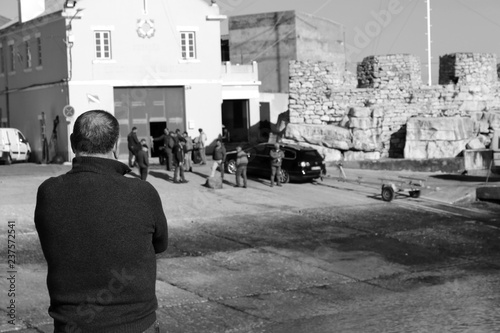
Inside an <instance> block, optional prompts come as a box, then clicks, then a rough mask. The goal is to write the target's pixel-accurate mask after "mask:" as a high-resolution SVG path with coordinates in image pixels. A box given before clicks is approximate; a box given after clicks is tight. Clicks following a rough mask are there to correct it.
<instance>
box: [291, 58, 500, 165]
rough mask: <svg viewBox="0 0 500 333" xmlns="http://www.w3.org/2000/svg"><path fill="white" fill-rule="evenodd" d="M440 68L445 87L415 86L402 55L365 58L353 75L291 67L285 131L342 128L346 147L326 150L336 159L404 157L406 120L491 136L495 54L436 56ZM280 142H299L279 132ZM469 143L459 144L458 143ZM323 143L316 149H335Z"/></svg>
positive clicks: (416, 76)
mask: <svg viewBox="0 0 500 333" xmlns="http://www.w3.org/2000/svg"><path fill="white" fill-rule="evenodd" d="M440 64H441V67H440V80H439V81H440V82H446V83H447V84H440V85H435V86H430V87H429V86H426V85H423V84H422V80H421V71H420V63H419V61H418V59H417V58H416V57H414V56H410V55H406V54H401V55H389V56H372V57H367V58H365V59H364V60H363V62H362V63H360V64H359V65H358V73H357V75H356V76H354V75H352V74H351V73H348V72H343V73H339V71H336V70H335V69H336V66H334V65H333V64H329V63H325V62H308V61H291V62H290V86H289V91H290V94H289V116H290V117H289V121H290V125H292V127H294V128H295V129H294V131H295V132H296V131H297V126H301V125H308V126H309V125H321V126H325V125H330V126H333V127H334V128H335V127H339V128H348V129H349V130H350V132H351V137H352V141H351V142H349V143H347V144H346V145H344V147H345V146H348V147H349V149H337V150H338V151H335V152H331V153H332V156H339V151H340V153H341V155H342V158H344V159H364V158H375V159H377V158H381V157H395V158H402V157H405V158H411V156H405V154H404V152H405V145H406V124H407V122H408V120H409V119H410V118H414V117H432V118H443V117H444V118H446V117H466V118H471V119H472V120H473V121H474V122H475V124H476V125H475V128H476V130H477V131H476V132H475V134H474V135H475V136H478V135H483V136H485V137H492V135H493V134H492V133H493V131H494V130H495V129H499V128H500V124H499V121H498V120H499V119H500V84H499V81H498V75H497V66H496V56H495V55H492V54H482V53H456V54H450V55H446V56H443V57H441V58H440ZM358 87H363V88H358ZM431 126H432V125H431ZM318 137H319V136H318V135H317V134H316V139H315V140H316V141H318ZM284 139H285V140H291V141H297V142H302V141H301V140H298V139H297V138H296V137H295V136H294V135H290V134H287V133H286V132H285V135H284ZM472 139H474V138H465V139H464V138H462V140H464V144H465V145H467V144H468V142H469V141H470V140H472ZM327 140H328V139H325V140H324V141H325V142H324V143H323V144H318V146H321V147H322V150H323V151H324V149H323V148H324V147H327V148H328V149H336V148H331V147H329V145H330V144H329V143H328V142H327ZM481 141H482V142H485V143H486V144H487V143H488V142H487V139H486V140H483V139H481ZM330 146H331V145H330ZM463 149H466V147H463ZM409 151H413V150H411V149H410V150H409ZM443 154H446V151H444V152H443ZM325 155H328V152H325ZM417 155H419V156H420V155H422V154H417ZM442 157H452V156H442Z"/></svg>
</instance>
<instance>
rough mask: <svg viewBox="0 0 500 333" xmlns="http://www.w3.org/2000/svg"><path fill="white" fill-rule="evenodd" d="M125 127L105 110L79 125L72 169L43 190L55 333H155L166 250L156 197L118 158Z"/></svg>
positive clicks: (43, 239)
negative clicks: (159, 262)
mask: <svg viewBox="0 0 500 333" xmlns="http://www.w3.org/2000/svg"><path fill="white" fill-rule="evenodd" d="M119 133H120V125H119V124H118V121H117V120H116V118H115V117H114V116H113V115H111V114H110V113H108V112H106V111H103V110H91V111H87V112H85V113H83V114H81V115H80V116H79V117H78V118H77V119H76V121H75V123H74V127H73V133H72V134H71V136H70V142H71V147H72V149H73V151H74V153H75V158H74V159H73V161H72V163H73V166H72V169H71V170H70V171H69V172H68V173H66V174H63V175H60V176H57V177H52V178H49V179H47V180H45V181H44V182H43V183H42V184H41V185H40V186H39V188H38V193H37V198H36V207H35V214H34V215H35V216H34V221H35V226H36V230H37V233H38V237H39V240H40V244H41V247H42V251H43V255H44V257H45V259H46V261H47V266H48V269H47V280H46V281H47V288H48V292H49V296H50V306H49V310H48V312H49V315H50V316H51V317H52V318H53V319H54V332H55V333H62V332H144V331H148V332H158V331H159V323H158V321H157V318H156V310H157V308H158V301H157V298H156V294H155V283H156V254H157V253H161V252H164V251H165V250H166V249H167V246H168V226H167V219H166V217H165V214H164V212H163V206H162V202H161V199H160V196H159V195H158V192H157V191H156V189H155V188H154V187H153V186H152V185H151V184H150V183H148V182H144V181H141V180H139V179H137V178H132V177H125V174H127V173H128V172H130V171H131V170H130V168H129V167H128V166H127V165H125V164H123V163H121V162H119V161H117V160H115V159H114V158H113V147H114V146H115V144H116V142H117V141H118V138H119Z"/></svg>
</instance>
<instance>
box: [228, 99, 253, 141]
mask: <svg viewBox="0 0 500 333" xmlns="http://www.w3.org/2000/svg"><path fill="white" fill-rule="evenodd" d="M248 109H249V106H248V100H247V99H235V100H224V101H223V102H222V125H224V127H226V129H227V130H228V132H229V134H230V138H231V141H233V142H247V141H248V130H249V116H248Z"/></svg>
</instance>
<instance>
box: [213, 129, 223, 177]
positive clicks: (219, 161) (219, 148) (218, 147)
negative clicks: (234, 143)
mask: <svg viewBox="0 0 500 333" xmlns="http://www.w3.org/2000/svg"><path fill="white" fill-rule="evenodd" d="M212 159H213V160H214V164H213V165H212V173H211V174H210V177H214V176H215V172H216V171H217V168H220V176H221V178H222V180H224V161H225V160H226V148H225V147H224V144H223V143H222V141H221V139H220V138H218V139H217V141H215V148H214V151H213V154H212Z"/></svg>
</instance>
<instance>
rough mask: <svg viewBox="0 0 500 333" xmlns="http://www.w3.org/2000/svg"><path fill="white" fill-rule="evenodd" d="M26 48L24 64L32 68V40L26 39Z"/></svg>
mask: <svg viewBox="0 0 500 333" xmlns="http://www.w3.org/2000/svg"><path fill="white" fill-rule="evenodd" d="M24 49H25V53H26V57H25V59H24V65H25V67H26V68H31V65H32V64H31V45H30V40H29V39H28V40H26V41H24Z"/></svg>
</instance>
